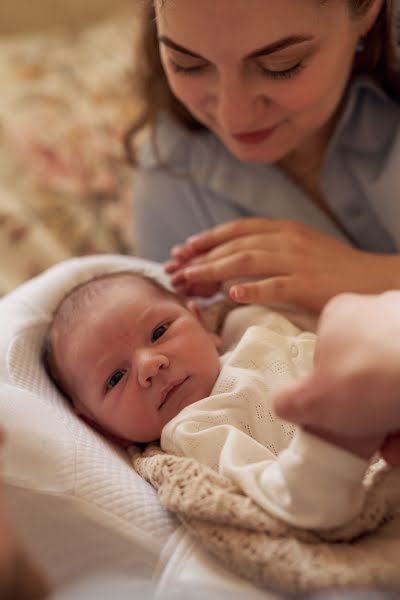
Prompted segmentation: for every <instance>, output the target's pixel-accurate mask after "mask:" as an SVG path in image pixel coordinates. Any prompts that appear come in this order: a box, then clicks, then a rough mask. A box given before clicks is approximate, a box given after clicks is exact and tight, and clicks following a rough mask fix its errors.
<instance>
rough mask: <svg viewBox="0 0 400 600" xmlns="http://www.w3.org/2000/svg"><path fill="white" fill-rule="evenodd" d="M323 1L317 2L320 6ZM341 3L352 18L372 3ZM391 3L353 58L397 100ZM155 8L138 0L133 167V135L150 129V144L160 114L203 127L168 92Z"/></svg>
mask: <svg viewBox="0 0 400 600" xmlns="http://www.w3.org/2000/svg"><path fill="white" fill-rule="evenodd" d="M159 1H160V0H159ZM199 1H201V0H199ZM327 1H328V0H320V2H321V3H325V2H327ZM345 1H346V2H348V4H349V8H350V10H351V12H352V13H353V14H354V15H355V16H358V15H362V14H363V13H364V12H365V11H366V10H368V8H369V6H370V5H371V3H372V2H373V0H345ZM393 1H394V0H386V1H385V3H384V6H383V8H382V10H381V12H380V14H379V16H378V18H377V20H376V22H375V24H374V25H373V27H372V29H371V30H370V32H369V33H368V35H367V36H366V38H365V39H364V40H363V41H364V44H365V49H364V51H363V52H362V53H359V54H358V55H357V56H356V59H355V63H354V72H355V73H366V74H369V75H371V76H372V77H374V78H375V79H376V80H377V82H378V83H379V84H380V85H381V86H382V87H383V89H385V90H386V91H387V92H388V93H389V94H390V95H391V96H392V97H394V98H396V99H400V73H398V72H396V71H395V69H394V68H393V66H392V65H393V57H392V55H391V40H392V25H391V23H390V22H389V18H388V15H389V13H390V12H391V11H390V10H389V9H390V6H389V4H391V2H393ZM155 4H156V3H155V2H154V1H153V0H141V2H140V5H141V6H140V14H139V15H138V18H139V20H140V24H139V27H140V34H139V38H138V47H137V48H136V55H137V56H140V61H137V62H136V67H135V72H134V74H133V85H134V89H135V95H136V96H138V97H139V99H140V103H141V105H142V106H143V110H142V112H141V114H140V116H139V118H137V119H136V120H135V121H134V122H133V123H132V125H131V127H130V128H129V129H128V130H127V132H126V134H125V149H126V154H127V158H128V161H129V162H130V163H131V164H133V165H135V164H136V153H135V138H136V136H137V134H139V133H140V132H141V131H142V130H143V129H144V128H150V131H151V133H152V134H153V143H154V132H155V125H156V122H157V119H158V117H159V115H160V113H162V112H164V113H167V114H169V115H171V116H173V117H175V119H176V120H177V121H178V122H179V123H180V124H181V125H182V126H183V127H185V128H186V129H188V130H191V131H201V130H204V129H205V127H204V125H202V124H201V123H200V122H199V121H197V120H196V119H195V118H194V117H193V116H192V115H191V114H190V112H189V111H188V110H187V109H186V108H185V106H184V105H183V104H182V103H181V102H180V101H179V100H178V99H177V98H176V97H175V96H174V95H173V93H172V91H171V90H170V88H169V85H168V82H167V78H166V75H165V73H164V69H163V67H162V64H161V58H160V52H159V45H158V39H157V26H156V11H155Z"/></svg>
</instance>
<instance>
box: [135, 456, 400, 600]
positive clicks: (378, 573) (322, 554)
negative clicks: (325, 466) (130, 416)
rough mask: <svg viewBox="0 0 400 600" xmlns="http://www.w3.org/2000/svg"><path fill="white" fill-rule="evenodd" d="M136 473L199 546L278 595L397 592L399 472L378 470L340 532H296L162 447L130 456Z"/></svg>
mask: <svg viewBox="0 0 400 600" xmlns="http://www.w3.org/2000/svg"><path fill="white" fill-rule="evenodd" d="M130 454H131V456H132V462H133V465H134V467H135V469H136V470H137V471H138V473H140V474H141V475H142V476H143V477H145V478H146V479H147V480H148V481H150V482H151V483H152V485H154V487H155V488H156V489H157V490H158V494H159V497H160V499H161V501H162V504H163V505H164V506H165V507H166V508H168V509H169V510H171V512H174V513H175V514H176V515H177V516H178V517H179V519H180V520H181V522H182V523H183V524H184V526H185V527H186V528H187V530H188V531H189V532H190V533H191V535H192V536H193V537H194V539H195V540H196V541H197V542H198V543H199V544H201V545H202V546H204V547H205V548H207V549H208V550H209V551H210V552H211V553H212V554H213V555H214V556H215V557H217V558H218V559H219V560H221V561H222V562H223V563H224V564H225V565H227V566H229V568H230V569H232V570H234V571H235V572H237V573H239V574H241V575H242V576H243V577H246V578H248V579H250V580H251V581H252V582H256V583H258V584H260V585H264V586H268V587H269V588H270V589H271V588H273V589H275V590H277V591H279V592H280V593H289V594H296V595H298V594H304V593H310V592H313V591H314V592H315V591H322V590H329V589H331V588H332V587H333V588H335V589H337V588H348V587H361V588H364V587H378V588H379V587H389V588H390V587H391V588H393V589H397V588H398V587H399V586H400V572H399V568H398V556H399V550H400V518H399V508H398V507H399V504H400V469H399V468H394V469H388V468H386V465H384V464H383V461H382V462H380V463H377V464H376V465H374V467H373V468H372V469H371V471H370V473H369V476H368V478H367V480H366V482H365V483H366V489H367V495H366V502H365V504H364V507H363V510H362V511H361V513H360V515H357V516H356V517H355V518H354V519H352V520H351V521H350V522H349V523H347V524H345V525H343V526H341V527H337V528H335V529H329V530H324V531H323V530H320V531H319V532H316V533H314V532H311V531H307V530H303V529H296V528H295V527H292V526H290V525H288V524H286V523H284V522H283V521H280V520H279V519H278V518H276V517H274V516H272V515H270V514H269V513H267V512H266V511H264V510H262V509H261V508H260V506H258V505H257V504H256V503H255V502H254V501H253V500H252V499H251V498H249V497H247V496H246V495H244V494H243V492H242V490H240V488H239V487H238V486H235V485H234V484H233V483H232V482H231V481H230V480H228V479H226V478H225V477H223V476H222V475H220V474H219V473H217V472H215V471H213V470H212V469H210V468H209V467H207V466H206V465H202V464H200V463H199V462H197V461H196V460H194V459H192V458H188V457H182V456H173V455H171V454H165V453H163V452H162V451H161V449H160V447H159V446H158V445H151V446H149V447H148V448H146V450H145V451H143V452H142V451H140V450H139V449H138V448H136V447H135V446H132V447H131V448H130Z"/></svg>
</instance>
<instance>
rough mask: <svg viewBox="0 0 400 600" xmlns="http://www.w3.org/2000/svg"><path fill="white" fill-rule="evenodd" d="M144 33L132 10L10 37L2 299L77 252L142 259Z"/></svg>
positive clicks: (3, 70) (2, 160)
mask: <svg viewBox="0 0 400 600" xmlns="http://www.w3.org/2000/svg"><path fill="white" fill-rule="evenodd" d="M0 14H1V11H0ZM135 35H136V29H135V11H134V10H133V9H132V8H130V9H129V8H126V9H124V10H121V9H120V10H116V11H114V12H113V13H112V14H111V15H108V16H107V17H103V19H102V20H99V21H97V22H94V23H89V24H88V25H86V26H85V27H84V28H82V29H81V30H80V31H71V30H67V29H66V28H64V29H62V28H58V29H53V30H50V31H48V32H35V33H30V34H25V35H15V36H9V37H3V38H0V77H1V81H2V93H1V96H0V248H1V251H2V252H1V255H2V256H3V257H5V256H7V261H2V262H1V264H0V295H1V294H4V293H6V292H8V291H11V290H12V289H13V288H14V287H15V286H16V285H18V284H19V283H22V282H23V281H24V280H26V279H29V278H30V277H32V276H34V275H36V274H38V273H40V272H41V271H43V270H44V269H46V268H48V267H49V266H51V265H52V264H55V263H56V262H58V261H60V260H64V259H66V258H69V257H71V256H78V255H87V254H95V253H100V252H104V253H114V252H115V253H123V254H132V253H133V250H134V240H133V234H132V232H133V226H132V216H131V213H132V194H131V189H132V169H131V168H130V167H128V166H127V165H126V163H125V159H124V151H123V147H122V143H121V138H122V135H123V132H124V130H125V128H126V127H127V125H128V124H129V123H130V122H131V120H132V119H133V118H134V115H135V114H137V111H138V103H137V100H136V98H135V93H134V89H133V86H132V82H131V70H132V63H133V57H134V41H135Z"/></svg>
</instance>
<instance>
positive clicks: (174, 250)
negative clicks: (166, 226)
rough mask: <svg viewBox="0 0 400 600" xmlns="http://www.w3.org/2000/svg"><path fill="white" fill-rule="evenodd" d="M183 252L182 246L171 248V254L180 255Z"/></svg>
mask: <svg viewBox="0 0 400 600" xmlns="http://www.w3.org/2000/svg"><path fill="white" fill-rule="evenodd" d="M181 253H182V246H173V247H172V248H171V255H172V256H178V255H179V254H181Z"/></svg>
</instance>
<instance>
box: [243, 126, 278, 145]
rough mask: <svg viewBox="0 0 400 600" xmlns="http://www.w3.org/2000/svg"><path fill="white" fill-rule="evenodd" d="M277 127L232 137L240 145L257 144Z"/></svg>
mask: <svg viewBox="0 0 400 600" xmlns="http://www.w3.org/2000/svg"><path fill="white" fill-rule="evenodd" d="M277 127H278V125H275V126H274V127H269V128H268V129H260V130H259V131H250V132H249V133H237V134H234V135H233V136H232V137H233V139H234V140H236V141H237V142H239V143H241V144H259V143H260V142H263V141H264V140H266V139H267V138H269V136H270V135H271V134H272V133H273V132H274V131H275V129H276V128H277Z"/></svg>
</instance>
